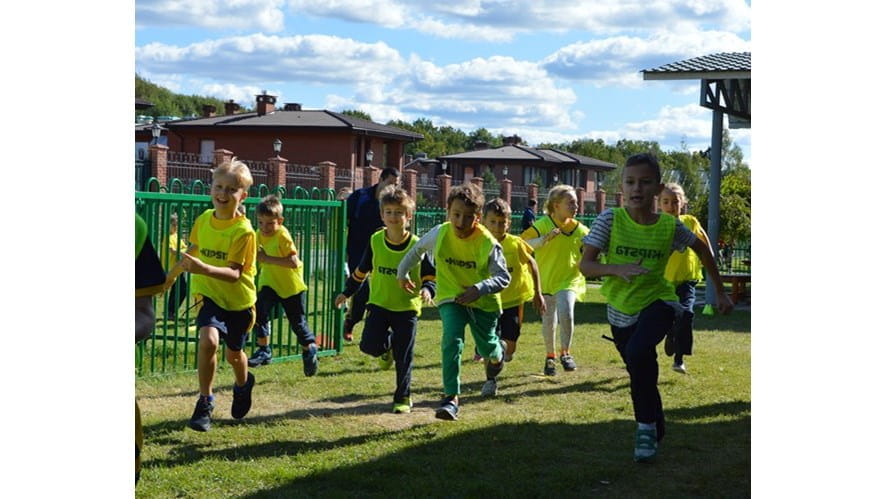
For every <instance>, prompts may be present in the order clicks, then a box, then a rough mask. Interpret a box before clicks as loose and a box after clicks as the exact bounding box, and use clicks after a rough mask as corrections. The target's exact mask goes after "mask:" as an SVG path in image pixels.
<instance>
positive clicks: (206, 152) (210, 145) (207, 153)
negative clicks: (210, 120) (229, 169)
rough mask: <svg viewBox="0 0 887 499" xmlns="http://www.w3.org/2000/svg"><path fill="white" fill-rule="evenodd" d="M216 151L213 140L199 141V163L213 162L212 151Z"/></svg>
mask: <svg viewBox="0 0 887 499" xmlns="http://www.w3.org/2000/svg"><path fill="white" fill-rule="evenodd" d="M215 150H216V141H215V140H201V141H200V162H201V163H212V162H213V151H215Z"/></svg>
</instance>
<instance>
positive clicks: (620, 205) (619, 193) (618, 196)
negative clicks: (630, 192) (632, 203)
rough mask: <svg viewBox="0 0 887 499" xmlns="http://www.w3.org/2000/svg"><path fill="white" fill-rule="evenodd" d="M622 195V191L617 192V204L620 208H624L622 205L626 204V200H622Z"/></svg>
mask: <svg viewBox="0 0 887 499" xmlns="http://www.w3.org/2000/svg"><path fill="white" fill-rule="evenodd" d="M622 197H623V196H622V193H621V192H617V193H616V206H618V207H620V208H622V206H623V205H624V204H625V202H624V201H623V200H622Z"/></svg>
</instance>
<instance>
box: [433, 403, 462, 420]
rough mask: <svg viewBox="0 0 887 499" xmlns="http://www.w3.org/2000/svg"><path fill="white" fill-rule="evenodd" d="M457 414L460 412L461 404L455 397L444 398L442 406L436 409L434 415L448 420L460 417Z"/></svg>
mask: <svg viewBox="0 0 887 499" xmlns="http://www.w3.org/2000/svg"><path fill="white" fill-rule="evenodd" d="M457 414H459V404H458V403H457V402H456V400H455V398H454V397H446V398H444V399H443V403H441V404H440V407H438V408H437V410H436V411H434V417H436V418H437V419H445V420H447V421H455V420H457V419H459V418H458V416H457Z"/></svg>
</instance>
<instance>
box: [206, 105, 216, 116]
mask: <svg viewBox="0 0 887 499" xmlns="http://www.w3.org/2000/svg"><path fill="white" fill-rule="evenodd" d="M215 115H216V106H213V105H212V104H204V105H203V117H204V118H212V117H213V116H215Z"/></svg>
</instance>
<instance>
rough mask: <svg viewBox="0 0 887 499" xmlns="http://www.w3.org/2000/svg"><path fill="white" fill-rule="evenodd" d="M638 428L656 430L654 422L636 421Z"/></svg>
mask: <svg viewBox="0 0 887 499" xmlns="http://www.w3.org/2000/svg"><path fill="white" fill-rule="evenodd" d="M638 429H639V430H656V423H641V422H640V421H638Z"/></svg>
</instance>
